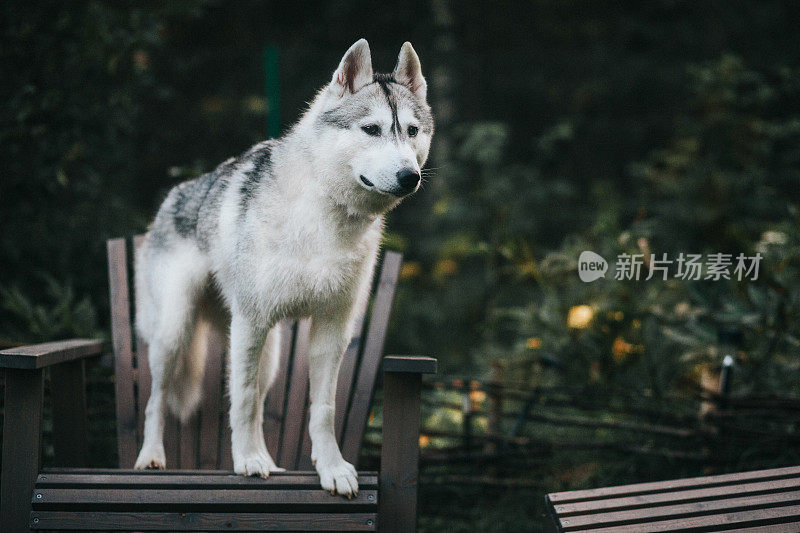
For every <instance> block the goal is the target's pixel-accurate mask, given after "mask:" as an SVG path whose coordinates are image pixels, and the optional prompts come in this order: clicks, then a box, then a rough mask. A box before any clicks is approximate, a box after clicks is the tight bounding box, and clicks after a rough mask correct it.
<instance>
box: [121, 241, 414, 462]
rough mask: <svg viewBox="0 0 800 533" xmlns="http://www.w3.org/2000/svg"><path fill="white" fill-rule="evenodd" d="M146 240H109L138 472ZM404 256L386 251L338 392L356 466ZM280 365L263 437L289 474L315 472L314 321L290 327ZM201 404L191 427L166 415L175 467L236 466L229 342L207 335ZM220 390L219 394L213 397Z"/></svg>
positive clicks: (340, 423)
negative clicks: (141, 254) (137, 255)
mask: <svg viewBox="0 0 800 533" xmlns="http://www.w3.org/2000/svg"><path fill="white" fill-rule="evenodd" d="M142 242H143V236H142V235H139V236H136V237H134V238H133V239H132V246H131V245H130V244H131V243H130V242H128V241H126V239H112V240H110V241H108V271H109V285H110V292H111V326H112V335H113V344H114V360H115V388H116V400H117V440H118V449H119V466H120V468H132V467H133V464H134V462H135V460H136V455H137V453H138V451H139V447H140V446H141V443H142V426H143V422H144V408H145V406H146V405H147V399H148V398H149V396H150V368H149V365H148V361H147V344H146V343H145V342H144V341H143V340H142V339H140V338H136V339H135V342H134V335H133V334H132V332H133V331H134V329H133V328H132V320H131V319H132V317H133V316H134V313H133V302H134V294H133V290H134V287H133V283H132V280H133V279H134V278H133V276H132V271H133V254H132V253H130V252H131V251H132V249H135V248H137V247H138V246H140V245H141V243H142ZM401 261H402V255H401V254H398V253H396V252H386V253H385V254H384V256H383V261H382V263H381V272H380V275H379V277H378V282H377V287H376V290H375V292H374V295H373V298H372V313H371V316H370V317H369V319H368V320H367V317H366V315H367V307H366V305H367V304H365V307H364V308H363V309H359V313H358V316H359V317H360V318H359V321H358V324H357V325H356V328H355V329H354V337H353V338H352V340H351V342H350V344H349V346H348V347H347V351H346V352H345V355H344V359H343V361H342V367H341V370H340V372H339V382H338V385H337V393H336V413H337V420H336V433H337V437H338V439H339V444H340V446H341V448H342V454H343V455H344V457H345V459H347V460H348V461H350V462H351V463H353V464H356V463H357V461H358V454H359V450H360V448H361V441H362V438H363V435H364V429H365V427H366V424H367V418H368V417H369V410H370V402H371V401H372V392H373V389H374V385H375V379H376V377H377V374H378V367H379V365H380V359H381V355H382V352H383V343H384V339H385V337H386V330H387V327H388V324H389V316H390V313H391V308H392V300H393V299H394V292H395V287H396V285H397V278H398V275H399V272H400V264H401ZM280 327H281V328H283V330H284V335H283V345H282V347H281V365H280V370H279V373H278V376H277V378H276V379H275V383H274V384H273V386H272V388H271V389H270V391H269V394H268V395H267V399H266V404H265V408H264V436H265V439H266V443H267V447H268V449H269V452H270V454H271V455H272V457H273V458H275V460H276V462H277V463H278V465H279V466H281V467H284V468H287V469H289V470H305V469H310V468H311V458H310V453H311V440H310V437H309V435H308V361H307V358H306V352H307V350H308V339H309V331H310V319H304V320H300V321H296V322H289V321H284V322H283V323H281V324H280ZM205 341H206V342H205V347H206V348H205V349H206V350H207V363H206V365H207V366H206V372H205V383H204V386H203V390H204V391H205V394H204V395H203V400H202V403H201V406H200V409H199V412H198V413H196V414H195V415H194V416H193V417H192V418H191V419H190V420H189V421H188V422H186V423H185V424H181V423H180V422H179V421H178V420H177V419H176V418H175V417H173V416H172V415H171V414H169V413H168V414H167V420H166V426H165V430H164V448H165V451H166V455H167V467H168V468H170V469H212V470H213V469H222V470H230V469H232V468H233V466H232V459H231V449H230V448H231V441H230V433H231V430H230V425H229V424H228V396H227V394H226V389H225V385H226V384H225V379H224V376H225V375H226V368H225V366H226V358H225V357H224V354H225V349H226V346H225V344H226V343H225V340H224V339H221V338H219V337H218V336H217V335H215V334H214V333H211V332H209V333H208V338H207V339H205ZM214 391H216V392H214Z"/></svg>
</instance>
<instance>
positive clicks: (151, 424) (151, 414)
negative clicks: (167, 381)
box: [133, 346, 167, 470]
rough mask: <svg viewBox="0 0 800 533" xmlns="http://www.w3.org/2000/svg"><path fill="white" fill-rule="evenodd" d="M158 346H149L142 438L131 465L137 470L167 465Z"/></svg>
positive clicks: (162, 467)
mask: <svg viewBox="0 0 800 533" xmlns="http://www.w3.org/2000/svg"><path fill="white" fill-rule="evenodd" d="M159 350H160V347H158V346H150V352H149V359H150V372H151V375H152V382H151V388H150V399H149V400H147V408H146V409H145V412H144V413H145V417H144V439H143V442H142V449H141V450H140V451H139V456H138V457H137V458H136V464H135V465H134V466H133V467H134V468H135V469H137V470H145V469H159V470H164V469H165V468H166V467H167V458H166V454H165V453H164V409H165V408H166V401H165V400H164V369H163V367H164V365H163V363H162V360H163V358H164V355H163V354H160V353H159Z"/></svg>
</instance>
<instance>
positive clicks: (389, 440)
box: [379, 372, 422, 532]
mask: <svg viewBox="0 0 800 533" xmlns="http://www.w3.org/2000/svg"><path fill="white" fill-rule="evenodd" d="M421 379H422V378H421V377H420V375H419V374H409V373H394V372H389V373H387V374H386V375H385V376H384V397H385V399H384V407H383V442H384V443H386V444H385V445H384V446H383V448H382V449H381V471H380V493H381V505H380V508H379V514H380V517H381V521H382V522H383V523H384V524H392V531H396V532H414V531H416V530H417V525H416V524H417V477H418V476H417V473H418V468H419V404H420V396H419V393H420V384H421Z"/></svg>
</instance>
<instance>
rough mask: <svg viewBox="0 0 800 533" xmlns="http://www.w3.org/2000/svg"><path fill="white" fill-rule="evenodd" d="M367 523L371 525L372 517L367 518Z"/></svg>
mask: <svg viewBox="0 0 800 533" xmlns="http://www.w3.org/2000/svg"><path fill="white" fill-rule="evenodd" d="M367 525H368V526H371V525H372V519H371V518H370V519H369V520H367Z"/></svg>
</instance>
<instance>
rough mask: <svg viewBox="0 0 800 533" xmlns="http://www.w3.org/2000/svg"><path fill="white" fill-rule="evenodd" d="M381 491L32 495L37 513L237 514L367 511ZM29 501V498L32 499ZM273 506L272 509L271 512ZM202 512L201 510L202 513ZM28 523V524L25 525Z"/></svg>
mask: <svg viewBox="0 0 800 533" xmlns="http://www.w3.org/2000/svg"><path fill="white" fill-rule="evenodd" d="M377 498H378V491H376V490H359V491H358V495H357V496H353V497H352V498H351V499H348V498H343V497H341V496H331V495H330V494H329V493H328V491H326V490H323V489H321V488H319V487H317V488H315V489H292V490H236V489H231V488H224V489H208V488H202V489H164V488H147V489H139V488H136V489H132V488H124V489H109V488H105V487H100V488H95V487H93V488H86V489H76V488H69V489H61V488H37V489H36V491H35V493H34V495H33V500H32V501H33V503H34V505H35V508H36V509H41V510H46V509H58V508H62V507H63V506H66V505H69V504H75V505H80V506H81V507H83V508H91V509H97V510H112V509H115V508H117V509H118V510H123V508H124V510H136V509H141V510H151V509H152V507H153V505H154V504H157V505H159V506H166V505H180V506H181V507H183V508H185V509H186V510H187V511H188V510H204V511H206V510H214V509H218V510H229V511H233V510H237V507H243V506H247V507H252V506H254V505H257V506H258V508H259V510H260V511H276V510H287V509H288V508H290V507H292V506H301V507H303V509H306V510H308V508H310V507H311V506H313V507H317V508H319V510H320V511H322V510H323V509H322V508H324V507H331V508H334V509H340V508H341V509H343V510H344V509H345V508H352V507H355V508H359V509H362V510H368V507H370V506H374V505H375V504H377V503H378V500H377ZM29 501H31V500H30V498H29ZM270 506H272V507H271V508H270ZM201 508H202V509H201ZM239 510H241V509H239ZM23 523H25V521H23Z"/></svg>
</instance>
